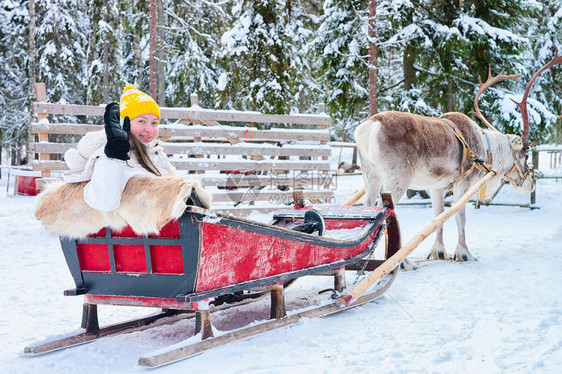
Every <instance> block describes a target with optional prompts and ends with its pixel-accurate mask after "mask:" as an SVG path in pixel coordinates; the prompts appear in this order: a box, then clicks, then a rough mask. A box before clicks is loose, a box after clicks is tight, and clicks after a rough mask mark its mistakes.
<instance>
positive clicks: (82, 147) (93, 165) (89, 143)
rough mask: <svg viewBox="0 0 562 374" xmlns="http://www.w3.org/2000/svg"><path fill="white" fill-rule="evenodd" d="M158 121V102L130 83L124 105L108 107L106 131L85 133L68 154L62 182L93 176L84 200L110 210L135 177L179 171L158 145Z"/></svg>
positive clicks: (125, 90)
mask: <svg viewBox="0 0 562 374" xmlns="http://www.w3.org/2000/svg"><path fill="white" fill-rule="evenodd" d="M159 122H160V108H159V107H158V104H156V102H155V101H154V100H153V99H152V98H151V97H150V96H148V95H147V94H145V93H143V92H141V91H139V90H138V89H137V88H136V87H134V86H131V85H129V86H126V87H125V88H124V90H123V94H122V95H121V101H120V104H117V103H110V104H108V105H107V106H106V107H105V114H104V123H105V131H98V132H94V133H88V134H86V135H85V136H84V137H83V138H82V139H81V140H80V142H78V146H77V149H70V150H68V151H67V152H66V153H65V155H64V157H65V161H66V163H67V165H68V166H69V167H70V169H71V170H70V172H68V173H67V174H65V175H64V176H63V179H64V181H65V182H67V183H75V182H83V181H89V182H88V183H87V184H86V186H85V187H84V200H85V201H86V203H87V204H88V205H89V206H90V207H92V208H94V209H97V210H101V211H112V210H115V209H117V208H118V207H119V206H120V204H121V194H122V192H123V190H124V188H125V185H126V184H127V182H128V181H129V179H131V178H132V177H134V176H173V175H175V174H176V170H175V168H174V167H173V166H172V165H171V164H170V162H169V161H168V158H167V157H166V154H165V153H164V150H163V149H162V147H160V146H159V145H158V141H157V138H158V124H159ZM121 125H122V126H121Z"/></svg>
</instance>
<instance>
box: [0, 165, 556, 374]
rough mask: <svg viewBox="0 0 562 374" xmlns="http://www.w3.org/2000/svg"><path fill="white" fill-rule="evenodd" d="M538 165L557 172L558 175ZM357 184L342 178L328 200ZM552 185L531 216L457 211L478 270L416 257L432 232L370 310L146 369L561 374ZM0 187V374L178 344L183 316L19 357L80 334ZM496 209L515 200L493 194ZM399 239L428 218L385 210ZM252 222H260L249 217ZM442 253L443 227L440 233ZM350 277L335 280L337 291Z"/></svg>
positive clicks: (222, 324)
mask: <svg viewBox="0 0 562 374" xmlns="http://www.w3.org/2000/svg"><path fill="white" fill-rule="evenodd" d="M541 166H542V167H541V169H542V170H544V171H546V172H548V173H549V175H552V174H562V167H559V168H558V169H557V170H553V169H548V160H547V159H546V157H545V160H544V162H541ZM361 185H362V182H361V177H360V176H352V177H342V178H339V180H338V190H337V192H336V195H337V198H338V201H337V202H338V203H341V202H343V201H344V200H345V199H346V198H347V197H349V196H351V195H352V193H354V192H355V191H356V190H357V189H358V188H359V187H360V186H361ZM561 192H562V180H555V179H543V180H540V181H539V182H538V186H537V203H536V205H537V206H539V207H540V209H535V210H530V209H524V208H518V207H506V206H491V207H482V208H480V209H475V208H474V207H473V205H472V204H469V205H468V206H467V211H468V212H467V219H468V222H467V241H468V245H469V249H470V250H471V252H472V254H473V255H474V256H475V257H477V258H478V261H475V262H470V263H454V262H443V261H432V262H427V261H423V260H422V259H423V258H424V257H425V255H426V254H427V253H428V252H429V249H430V247H431V245H432V241H433V237H430V238H429V239H428V240H426V241H425V242H423V243H422V244H421V245H420V247H419V248H418V249H417V250H416V251H415V252H414V253H413V254H412V255H411V258H414V259H416V260H419V261H418V262H419V268H418V269H417V270H416V271H412V272H401V273H399V274H398V277H397V279H396V280H395V282H394V283H393V284H392V286H391V287H390V289H389V290H388V291H387V292H386V293H385V294H384V295H383V296H381V297H380V298H378V299H376V300H375V301H374V302H371V303H369V304H366V305H364V306H361V307H359V308H355V309H352V310H349V311H346V312H345V313H339V314H336V315H333V316H330V317H326V318H321V319H307V320H303V321H301V322H300V323H298V324H297V325H295V326H292V327H289V328H284V329H280V330H277V331H272V332H269V333H266V334H264V335H261V336H258V337H255V338H252V339H250V340H246V341H240V342H236V343H233V344H230V345H227V346H223V347H220V348H217V349H215V350H212V351H210V352H206V353H204V354H201V355H199V356H196V357H193V358H190V359H188V360H183V361H180V362H177V363H174V364H171V365H168V366H165V367H162V368H159V369H155V370H154V371H153V372H155V373H186V372H196V373H207V372H210V373H217V372H220V373H288V372H290V373H560V372H562V301H561V299H562V270H561V268H562V219H561V216H562V194H561ZM11 193H12V189H11V188H10V191H9V193H7V192H6V179H5V178H4V179H0V253H1V259H2V261H0V274H2V275H1V277H2V278H1V279H2V283H1V285H0V368H2V369H0V370H1V372H2V373H69V372H73V373H75V372H82V373H103V372H108V373H109V372H111V373H114V372H118V373H127V372H143V371H146V370H147V369H144V368H141V367H139V366H137V359H138V357H140V356H143V355H145V354H147V353H149V352H152V351H154V350H157V349H160V348H163V347H165V346H168V345H171V344H174V343H177V342H180V341H182V340H183V339H185V338H186V337H187V336H189V334H190V333H191V332H192V330H193V322H192V321H182V322H177V323H175V324H173V325H164V326H158V327H155V328H153V329H149V330H145V331H141V332H135V333H130V334H124V335H119V336H115V337H110V338H103V339H100V340H98V341H96V342H93V343H90V344H85V345H81V346H78V347H73V348H70V349H66V350H61V351H57V352H54V353H50V354H46V355H42V356H37V357H31V358H30V357H22V356H21V353H22V352H23V348H24V347H25V346H27V345H29V344H31V343H33V342H36V341H38V340H42V339H44V338H46V337H48V336H52V335H55V334H60V333H66V332H71V331H73V330H76V329H77V328H78V327H79V325H80V319H81V312H82V298H81V297H65V296H63V295H62V291H63V290H65V289H68V288H72V287H74V283H73V281H72V278H71V276H70V273H69V271H68V269H67V267H66V264H65V261H64V258H63V256H62V253H61V250H60V246H59V242H58V239H57V238H54V237H49V236H48V235H47V234H46V232H45V230H44V229H43V227H42V226H41V225H40V223H39V222H38V221H36V220H35V218H34V217H33V210H34V205H35V202H36V198H35V197H14V196H13V195H12V194H11ZM497 201H498V202H511V203H513V202H519V203H528V201H529V197H528V196H524V195H518V194H517V193H516V192H515V191H514V190H513V189H512V188H511V187H508V188H505V189H504V190H503V191H502V192H501V193H500V195H499V196H498V198H497ZM397 214H398V218H399V221H400V226H401V229H402V237H403V242H404V243H405V242H406V241H407V240H408V239H409V238H411V237H412V236H413V235H414V234H415V233H416V232H418V231H419V230H420V229H421V228H422V227H423V226H424V225H425V224H426V223H428V222H429V221H430V220H431V219H432V217H433V213H432V210H431V209H430V208H428V207H425V206H398V208H397ZM256 217H257V218H258V219H260V220H261V219H265V218H266V217H263V216H256ZM445 244H446V246H447V249H448V251H449V253H452V252H453V251H454V248H455V246H456V227H455V223H454V220H450V221H449V222H447V223H446V224H445ZM354 280H355V275H354V273H353V272H349V273H348V282H353V281H354ZM324 283H325V285H326V286H329V285H330V283H331V279H329V278H328V277H320V278H314V279H311V278H303V279H300V280H298V281H297V282H296V284H295V285H294V286H292V287H290V288H289V289H288V290H287V302H288V304H289V305H290V306H293V307H297V306H299V305H301V304H304V303H305V301H306V300H305V298H306V291H307V290H308V289H310V288H311V287H312V285H314V286H315V287H322V286H323V285H324ZM154 312H155V310H153V309H148V310H147V309H143V308H134V307H111V306H105V307H104V306H101V307H100V308H99V313H100V324H102V325H105V324H110V323H115V322H119V321H123V320H127V319H131V318H135V317H140V316H145V315H148V314H152V313H154ZM267 314H268V310H267V303H265V302H258V303H255V304H252V305H248V306H246V307H241V308H240V310H229V311H228V312H227V311H224V312H220V313H219V315H218V316H217V318H216V320H215V328H216V329H218V330H222V331H225V330H229V329H232V328H236V327H238V326H240V325H241V324H244V323H248V322H252V321H254V320H256V319H257V320H262V319H264V318H266V317H267Z"/></svg>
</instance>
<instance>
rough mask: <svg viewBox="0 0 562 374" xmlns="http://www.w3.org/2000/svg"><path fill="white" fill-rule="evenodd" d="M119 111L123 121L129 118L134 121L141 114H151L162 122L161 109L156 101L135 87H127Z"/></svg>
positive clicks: (122, 95)
mask: <svg viewBox="0 0 562 374" xmlns="http://www.w3.org/2000/svg"><path fill="white" fill-rule="evenodd" d="M119 110H120V111H121V118H122V119H125V117H127V116H128V117H129V119H130V120H132V119H133V118H135V117H136V116H140V115H141V114H147V113H151V114H154V115H155V116H156V117H158V121H159V122H160V107H159V106H158V104H156V101H154V100H153V99H152V97H150V96H148V95H147V94H145V93H144V92H141V91H139V90H137V88H136V87H135V86H133V85H128V86H125V88H124V89H123V93H122V94H121V103H120V104H119Z"/></svg>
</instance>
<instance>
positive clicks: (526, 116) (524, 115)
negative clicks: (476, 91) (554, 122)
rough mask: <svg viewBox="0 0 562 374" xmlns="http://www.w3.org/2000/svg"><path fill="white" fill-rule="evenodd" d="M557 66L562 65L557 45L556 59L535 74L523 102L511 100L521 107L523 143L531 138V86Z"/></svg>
mask: <svg viewBox="0 0 562 374" xmlns="http://www.w3.org/2000/svg"><path fill="white" fill-rule="evenodd" d="M557 64H562V55H559V54H558V48H557V47H556V45H555V46H554V57H553V58H552V60H550V62H549V63H547V64H546V65H544V66H543V67H542V68H541V69H540V70H539V71H537V72H536V73H535V75H533V77H532V78H531V80H530V81H529V83H528V84H527V87H526V88H525V94H523V100H521V102H520V103H518V102H517V101H515V100H513V99H511V101H513V102H514V103H515V104H517V106H518V107H519V110H521V117H522V119H523V136H522V138H523V141H524V142H525V141H527V138H528V136H529V113H528V112H527V97H528V96H529V92H530V91H531V86H532V85H533V83H534V82H535V79H537V77H538V76H539V75H541V74H542V73H543V72H544V71H545V70H547V69H550V68H551V67H553V66H554V65H557Z"/></svg>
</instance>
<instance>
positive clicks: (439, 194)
mask: <svg viewBox="0 0 562 374" xmlns="http://www.w3.org/2000/svg"><path fill="white" fill-rule="evenodd" d="M431 205H432V206H433V213H434V214H435V216H436V217H437V216H438V215H440V214H441V213H443V211H444V210H445V191H443V190H437V189H436V190H431ZM427 258H428V259H430V260H448V259H449V255H448V254H447V251H446V250H445V244H444V243H443V225H441V226H439V228H438V229H437V231H435V243H433V247H431V252H429V255H427Z"/></svg>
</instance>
